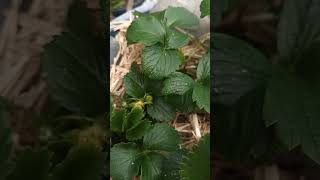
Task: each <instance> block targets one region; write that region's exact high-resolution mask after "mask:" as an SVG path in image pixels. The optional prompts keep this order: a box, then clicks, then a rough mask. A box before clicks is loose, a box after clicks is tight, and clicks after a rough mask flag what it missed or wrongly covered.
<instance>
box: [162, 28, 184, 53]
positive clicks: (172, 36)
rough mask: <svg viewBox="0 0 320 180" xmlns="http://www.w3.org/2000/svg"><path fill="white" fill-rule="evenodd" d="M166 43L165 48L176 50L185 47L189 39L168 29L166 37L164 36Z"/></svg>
mask: <svg viewBox="0 0 320 180" xmlns="http://www.w3.org/2000/svg"><path fill="white" fill-rule="evenodd" d="M166 42H167V43H166V45H167V48H169V49H178V48H181V47H183V46H185V45H187V44H188V42H189V38H188V36H187V35H185V34H183V33H180V32H177V31H173V30H169V29H168V31H167V36H166Z"/></svg>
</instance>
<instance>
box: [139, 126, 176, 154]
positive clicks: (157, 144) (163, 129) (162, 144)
mask: <svg viewBox="0 0 320 180" xmlns="http://www.w3.org/2000/svg"><path fill="white" fill-rule="evenodd" d="M179 143H180V137H179V134H178V132H177V131H176V130H174V129H173V128H172V127H170V126H169V125H167V124H156V125H155V126H154V128H153V129H151V130H150V131H149V132H148V133H147V134H146V135H145V136H144V138H143V147H144V148H145V149H148V150H156V151H168V152H172V151H175V150H177V148H178V144H179Z"/></svg>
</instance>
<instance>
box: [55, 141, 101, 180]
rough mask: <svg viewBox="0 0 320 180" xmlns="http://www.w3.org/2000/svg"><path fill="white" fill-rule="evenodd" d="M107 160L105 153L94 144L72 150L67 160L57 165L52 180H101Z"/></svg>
mask: <svg viewBox="0 0 320 180" xmlns="http://www.w3.org/2000/svg"><path fill="white" fill-rule="evenodd" d="M105 159H106V156H105V153H102V152H101V151H100V148H98V147H95V146H94V145H92V144H83V145H79V146H77V147H74V148H73V149H71V150H70V152H69V154H68V156H67V157H66V159H65V160H64V161H63V162H62V163H61V164H59V165H57V166H56V167H55V168H54V169H53V172H52V177H51V179H50V180H62V179H77V180H100V179H101V172H102V170H103V167H104V161H105Z"/></svg>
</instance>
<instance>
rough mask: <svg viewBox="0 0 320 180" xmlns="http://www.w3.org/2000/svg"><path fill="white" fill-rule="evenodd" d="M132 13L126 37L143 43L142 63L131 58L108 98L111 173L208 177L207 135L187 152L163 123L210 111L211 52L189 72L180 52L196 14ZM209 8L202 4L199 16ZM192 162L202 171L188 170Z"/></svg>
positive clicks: (121, 179) (119, 179)
mask: <svg viewBox="0 0 320 180" xmlns="http://www.w3.org/2000/svg"><path fill="white" fill-rule="evenodd" d="M206 4H207V5H208V2H204V4H203V5H202V9H203V8H208V6H206ZM134 14H135V19H134V20H133V22H132V23H131V25H130V26H129V28H128V30H127V33H126V39H127V43H128V45H132V44H136V43H140V44H143V45H144V48H143V50H142V53H141V64H137V63H133V64H131V69H130V71H129V73H127V74H126V75H125V77H124V79H123V80H124V87H125V95H124V96H123V97H120V99H121V100H120V102H117V103H115V102H111V105H113V106H114V107H113V106H112V108H111V110H112V113H111V120H110V121H111V122H110V124H111V127H110V128H111V131H112V134H113V135H112V148H111V153H110V156H111V159H110V168H111V169H110V170H111V176H112V179H116V180H131V179H133V178H134V177H140V179H148V180H149V179H150V180H151V179H153V180H155V179H161V180H166V179H168V180H169V179H170V180H174V179H177V180H179V179H190V180H191V179H199V178H200V179H203V180H205V179H210V176H209V175H210V171H209V166H210V165H209V164H210V163H209V161H210V158H209V155H210V153H209V150H210V147H209V142H210V140H209V136H206V137H204V138H203V139H201V142H200V144H199V147H197V148H195V149H194V150H192V151H191V152H188V151H187V150H184V149H181V147H180V146H179V144H180V143H181V139H180V136H179V134H178V132H177V131H176V130H175V129H174V128H173V127H171V126H169V125H168V124H167V123H166V122H168V121H170V120H174V119H175V118H176V114H177V112H180V113H194V112H205V113H210V104H209V103H210V98H209V97H210V78H209V77H210V54H209V53H207V54H205V55H203V57H202V58H201V59H200V60H199V62H198V64H197V66H196V69H195V73H193V74H192V73H188V72H187V71H185V69H184V68H183V65H184V64H185V63H186V62H187V59H185V58H184V55H183V54H182V52H181V48H182V47H184V46H186V45H187V44H188V43H189V41H190V37H189V36H188V35H187V34H185V33H182V32H183V31H181V29H188V28H193V27H196V26H197V25H198V24H199V20H198V18H197V17H196V16H195V15H193V14H192V13H190V12H189V11H188V10H186V9H185V8H182V7H168V8H167V9H165V10H163V11H160V12H155V13H151V14H147V15H145V14H140V13H134ZM207 14H208V10H207V9H206V10H203V16H206V15H207ZM192 40H194V39H192ZM117 98H119V97H117ZM111 99H113V98H111ZM194 166H197V168H198V167H199V168H201V170H202V171H201V175H199V176H198V174H196V173H191V174H188V173H187V172H189V171H190V168H191V169H192V168H194ZM205 166H206V167H205Z"/></svg>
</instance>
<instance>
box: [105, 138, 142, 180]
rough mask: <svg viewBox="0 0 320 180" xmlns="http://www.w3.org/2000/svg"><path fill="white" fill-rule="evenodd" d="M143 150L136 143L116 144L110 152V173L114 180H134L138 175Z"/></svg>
mask: <svg viewBox="0 0 320 180" xmlns="http://www.w3.org/2000/svg"><path fill="white" fill-rule="evenodd" d="M140 153H141V150H140V149H139V148H138V146H137V145H136V144H134V143H126V144H124V143H123V144H116V145H114V146H113V147H112V148H111V152H110V157H111V159H110V172H111V176H112V179H114V180H132V179H133V177H134V176H136V175H138V172H139V167H140V164H139V163H138V162H139V161H138V157H139V154H140Z"/></svg>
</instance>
